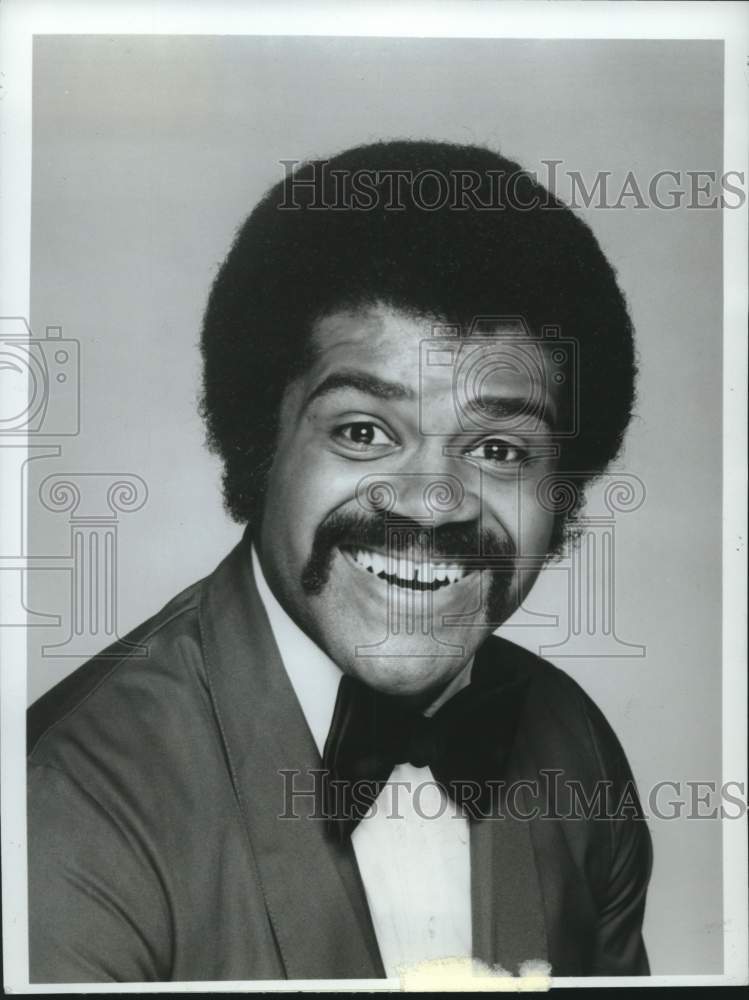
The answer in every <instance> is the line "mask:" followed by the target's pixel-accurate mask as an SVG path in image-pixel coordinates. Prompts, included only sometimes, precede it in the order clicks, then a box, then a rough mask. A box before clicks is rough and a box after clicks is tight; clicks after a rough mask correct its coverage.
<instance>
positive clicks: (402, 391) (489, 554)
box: [256, 306, 555, 701]
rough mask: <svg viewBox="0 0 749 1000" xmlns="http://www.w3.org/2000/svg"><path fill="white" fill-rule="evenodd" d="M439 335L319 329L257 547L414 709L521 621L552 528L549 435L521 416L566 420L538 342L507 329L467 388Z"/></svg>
mask: <svg viewBox="0 0 749 1000" xmlns="http://www.w3.org/2000/svg"><path fill="white" fill-rule="evenodd" d="M433 327H434V320H432V319H430V318H428V317H424V318H418V317H414V316H411V315H409V314H406V313H402V312H398V311H395V310H393V309H390V308H387V307H385V306H373V307H370V308H363V309H361V310H355V311H340V312H335V313H332V314H330V315H328V316H327V317H325V318H323V319H322V320H320V321H319V322H318V323H317V324H316V327H315V329H314V333H313V348H314V353H313V360H312V362H311V364H310V366H309V367H308V369H307V371H305V372H304V374H302V375H301V376H300V377H299V378H298V379H297V380H296V381H295V382H293V383H292V384H291V385H290V386H289V387H288V389H287V390H286V393H285V395H284V398H283V401H282V406H281V414H280V426H279V434H278V440H277V446H276V453H275V457H274V461H273V464H272V467H271V470H270V474H269V478H268V489H267V493H266V498H265V505H264V514H263V519H262V523H261V528H260V532H259V537H257V538H256V543H257V544H258V549H259V556H260V560H261V564H262V567H263V571H264V573H265V576H266V578H267V580H268V583H269V585H270V587H271V589H272V590H273V592H274V594H275V595H276V597H277V598H278V600H279V601H280V603H281V604H282V605H283V607H284V608H285V609H286V611H287V613H288V614H289V615H290V616H291V618H292V619H293V620H294V621H295V622H296V623H297V624H298V625H299V626H300V627H301V628H302V629H303V630H304V631H305V632H306V633H307V634H308V635H309V636H310V637H311V638H312V639H313V640H314V641H315V642H316V643H317V645H318V646H320V647H321V649H323V650H324V652H325V653H327V654H328V656H330V657H331V658H332V659H333V660H334V661H335V662H336V663H337V664H338V666H339V667H340V668H341V669H342V670H343V671H344V672H345V673H348V674H351V675H353V676H355V677H358V678H359V679H360V680H362V681H364V682H365V683H367V684H369V685H370V686H372V687H374V688H377V689H378V690H381V691H383V692H385V693H388V694H396V695H402V696H404V697H410V698H413V699H414V700H415V701H418V700H427V699H429V698H432V697H436V695H437V694H438V693H439V692H440V691H441V690H442V689H443V688H444V687H445V685H447V684H448V683H449V682H450V680H451V679H452V678H453V677H454V676H455V675H456V674H457V673H458V672H459V671H460V670H461V668H462V667H463V665H464V664H465V663H466V662H467V661H468V659H469V658H470V657H471V656H472V655H473V653H474V652H475V650H476V649H477V648H478V646H479V645H480V644H481V643H482V642H483V641H484V640H485V639H486V637H487V636H488V635H489V634H490V633H491V632H493V631H494V630H495V629H496V628H497V626H498V625H499V624H501V622H502V621H504V620H505V619H506V618H507V617H509V615H510V614H512V612H513V611H514V610H515V609H516V607H517V606H518V604H519V603H520V601H521V600H522V598H523V596H524V595H525V593H527V591H528V590H529V589H530V587H531V586H532V584H533V582H534V580H535V578H536V576H537V574H538V572H539V570H540V568H541V566H542V564H543V560H544V558H545V556H546V553H547V550H548V546H549V541H550V538H551V534H552V528H553V521H554V515H553V514H552V513H550V512H549V510H547V509H544V508H543V507H542V506H541V505H540V504H539V502H538V500H537V497H536V487H537V485H538V483H539V480H540V479H541V477H542V476H543V475H545V474H546V473H548V472H550V471H551V470H552V469H553V467H554V458H553V446H552V439H551V428H550V427H549V426H548V424H546V423H541V424H539V423H538V422H536V423H535V424H533V426H532V428H529V426H528V425H527V421H526V425H522V421H519V420H518V417H517V412H516V410H517V406H518V402H523V401H524V400H526V399H527V398H528V396H529V393H535V394H536V395H537V396H538V395H539V394H541V396H543V403H544V407H545V410H546V411H547V412H551V411H553V408H554V405H555V402H554V399H553V390H552V389H550V388H548V386H550V385H552V382H551V379H550V378H548V377H546V361H545V360H542V365H541V369H540V372H541V373H540V374H539V375H538V376H536V375H533V376H532V377H531V381H532V382H533V384H532V385H530V386H529V385H528V378H529V376H528V373H527V367H528V366H527V365H523V363H522V361H523V358H522V357H521V355H522V354H523V351H524V350H527V349H529V348H531V347H532V348H533V349H535V350H536V352H537V355H539V356H541V357H542V359H545V354H544V352H543V351H542V350H541V348H540V346H539V345H538V342H534V341H531V340H530V338H529V337H527V338H526V339H527V347H526V348H524V347H523V345H522V344H520V345H518V339H519V338H518V337H517V335H514V336H512V337H509V335H508V333H507V331H504V332H503V331H502V329H501V328H499V329H497V330H496V331H494V334H493V335H492V337H490V338H488V339H486V338H482V341H481V342H480V344H481V345H483V346H479V348H478V353H475V354H474V355H472V357H473V358H474V360H475V362H476V365H475V369H476V372H477V373H478V375H477V377H475V378H473V379H470V378H469V379H467V380H466V379H464V380H463V381H462V382H461V383H460V385H457V383H456V377H455V372H456V368H455V365H452V366H451V365H445V364H435V365H432V364H425V363H424V357H425V353H424V351H425V348H427V347H428V346H429V343H430V338H431V342H434V339H433V337H432V333H433ZM495 335H496V338H497V340H496V343H494V336H495ZM503 338H504V339H503ZM461 343H462V344H464V345H465V348H466V349H467V350H475V349H476V348H475V344H473V343H472V341H471V338H470V337H469V338H466V339H465V341H463V342H461ZM493 345H494V346H493ZM498 345H501V349H502V359H503V361H502V363H492V361H491V358H492V352H493V351H494V352H496V350H497V346H498ZM513 345H514V346H513ZM461 350H462V348H461ZM513 359H515V360H518V361H519V362H520V363H518V364H515V363H513ZM523 370H525V373H524V374H523V373H522V372H523ZM456 393H457V394H458V396H460V399H459V400H458V401H457V404H456ZM466 414H469V415H472V417H471V419H468V420H466V418H465V415H466ZM476 416H478V418H479V419H478V420H475V419H473V417H476Z"/></svg>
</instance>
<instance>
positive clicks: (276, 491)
mask: <svg viewBox="0 0 749 1000" xmlns="http://www.w3.org/2000/svg"><path fill="white" fill-rule="evenodd" d="M310 452H311V449H309V448H300V447H296V448H295V447H293V446H292V447H287V448H285V449H284V451H283V452H281V451H280V449H279V452H278V455H277V458H276V461H275V462H274V465H273V468H272V469H271V474H270V479H269V491H268V502H267V505H266V524H267V525H268V527H269V529H271V530H272V533H273V535H274V542H275V544H276V545H277V546H279V547H280V548H281V549H282V550H285V553H286V555H287V557H288V558H289V560H290V561H292V562H294V563H297V564H298V563H302V562H306V560H307V559H308V557H309V554H310V551H311V548H312V541H313V539H314V536H315V532H316V531H317V529H318V528H319V526H320V525H321V524H322V522H323V521H324V520H325V519H326V517H328V515H329V514H331V513H332V512H333V511H334V510H336V509H337V508H339V507H342V506H344V505H346V504H350V503H351V501H352V500H354V498H355V496H356V486H357V482H358V480H359V478H360V477H359V476H358V475H355V474H347V475H344V474H343V473H342V471H341V469H340V465H339V463H337V462H336V461H335V458H334V456H332V455H329V454H328V453H326V452H324V451H323V452H322V453H321V452H320V451H318V452H316V453H315V454H310Z"/></svg>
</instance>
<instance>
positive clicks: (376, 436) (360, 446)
mask: <svg viewBox="0 0 749 1000" xmlns="http://www.w3.org/2000/svg"><path fill="white" fill-rule="evenodd" d="M333 436H334V438H335V439H336V440H337V441H338V442H339V443H340V444H342V445H344V446H345V447H347V448H350V449H352V450H353V451H377V450H379V449H381V448H387V447H389V446H390V445H392V444H393V439H392V438H391V437H390V436H389V435H388V434H386V433H385V431H384V430H383V429H382V428H381V427H378V425H377V424H374V423H372V422H371V421H366V420H357V421H355V422H352V423H350V424H341V425H340V427H336V429H335V431H334V432H333Z"/></svg>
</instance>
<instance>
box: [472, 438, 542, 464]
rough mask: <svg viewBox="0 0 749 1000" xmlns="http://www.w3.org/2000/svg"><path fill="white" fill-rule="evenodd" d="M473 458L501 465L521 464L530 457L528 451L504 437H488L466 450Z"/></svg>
mask: <svg viewBox="0 0 749 1000" xmlns="http://www.w3.org/2000/svg"><path fill="white" fill-rule="evenodd" d="M466 455H470V456H471V457H473V458H480V459H483V460H484V461H486V462H491V463H493V464H494V465H499V466H513V465H519V464H520V462H522V461H523V459H525V458H527V457H528V452H527V450H526V449H525V448H521V447H520V445H516V444H512V443H511V442H510V441H505V440H504V439H503V438H488V439H487V440H486V441H482V442H481V443H480V444H478V445H476V446H475V447H474V448H471V450H470V451H467V452H466Z"/></svg>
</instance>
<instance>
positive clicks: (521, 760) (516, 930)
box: [471, 644, 549, 976]
mask: <svg viewBox="0 0 749 1000" xmlns="http://www.w3.org/2000/svg"><path fill="white" fill-rule="evenodd" d="M511 650H512V647H511V646H509V644H507V645H506V646H505V648H504V658H505V663H504V664H503V667H504V669H507V670H509V671H512V670H513V669H514V665H513V663H512V662H507V653H508V651H511ZM492 652H493V648H492V646H491V645H490V644H487V646H486V647H484V648H483V649H482V650H481V653H480V655H484V656H491V655H492ZM537 773H538V767H537V762H536V760H535V758H534V755H533V752H532V748H531V747H530V745H529V743H528V739H527V733H526V731H525V726H524V725H523V720H522V718H521V720H520V723H519V726H518V730H517V732H516V735H515V739H514V743H513V747H512V751H511V754H510V759H509V761H508V767H507V773H506V775H505V780H506V782H507V785H508V786H509V785H512V784H513V782H518V783H519V787H517V789H516V790H517V792H518V794H517V795H515V796H514V799H513V800H512V802H511V803H510V804H509V805H508V803H507V801H506V798H505V797H504V796H503V797H502V799H501V801H500V803H499V806H500V808H499V817H501V818H499V817H496V818H487V819H482V820H478V821H476V822H472V823H471V901H472V917H473V951H474V956H475V957H476V958H480V959H482V961H484V962H486V963H487V964H488V965H500V966H501V967H502V968H503V969H505V970H506V971H507V972H509V973H511V974H512V975H514V976H516V975H518V974H519V967H520V965H521V964H522V963H523V962H526V961H528V960H543V961H548V955H549V947H548V940H547V928H546V919H545V909H544V900H543V894H542V891H541V883H540V878H541V872H540V870H539V865H538V860H537V857H536V851H535V848H534V842H533V823H534V822H538V821H537V820H530V819H522V818H521V817H522V816H523V815H526V816H528V815H531V814H532V810H533V807H534V806H535V807H538V802H537V801H533V800H531V798H530V796H529V795H528V794H527V788H524V787H523V786H522V781H523V779H527V778H529V777H531V778H532V777H533V776H534V775H536V774H537Z"/></svg>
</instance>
